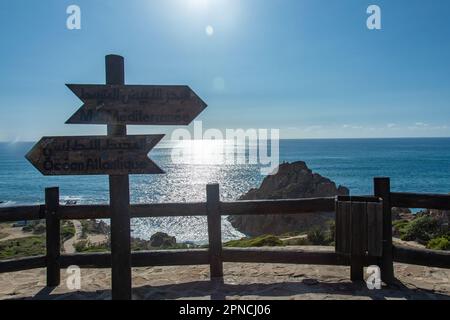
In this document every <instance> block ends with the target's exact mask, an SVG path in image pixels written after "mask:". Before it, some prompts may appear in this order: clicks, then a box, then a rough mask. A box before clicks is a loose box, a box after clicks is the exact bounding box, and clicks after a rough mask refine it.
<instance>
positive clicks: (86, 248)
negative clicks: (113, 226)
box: [74, 240, 110, 253]
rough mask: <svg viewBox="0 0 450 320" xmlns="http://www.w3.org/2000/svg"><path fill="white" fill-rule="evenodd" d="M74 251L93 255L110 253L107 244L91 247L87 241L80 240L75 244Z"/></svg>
mask: <svg viewBox="0 0 450 320" xmlns="http://www.w3.org/2000/svg"><path fill="white" fill-rule="evenodd" d="M74 247H75V251H76V252H80V253H94V252H97V253H98V252H108V251H110V248H109V244H108V243H103V244H99V245H97V244H96V245H93V244H92V243H90V242H89V241H87V240H81V241H78V242H77V243H75V245H74Z"/></svg>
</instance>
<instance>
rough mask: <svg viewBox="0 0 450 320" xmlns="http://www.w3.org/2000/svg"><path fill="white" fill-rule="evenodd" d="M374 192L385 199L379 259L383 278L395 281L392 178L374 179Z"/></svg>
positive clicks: (386, 280) (389, 282)
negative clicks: (381, 246)
mask: <svg viewBox="0 0 450 320" xmlns="http://www.w3.org/2000/svg"><path fill="white" fill-rule="evenodd" d="M374 193H375V196H376V197H379V198H381V199H383V252H382V257H381V258H380V260H379V267H380V269H381V278H382V280H383V281H384V282H385V283H387V284H392V283H394V281H395V276H394V261H393V258H392V211H391V209H392V203H391V180H390V179H389V178H375V179H374Z"/></svg>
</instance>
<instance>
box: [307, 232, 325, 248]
mask: <svg viewBox="0 0 450 320" xmlns="http://www.w3.org/2000/svg"><path fill="white" fill-rule="evenodd" d="M308 241H309V242H310V243H311V244H313V245H315V246H323V245H326V244H328V243H329V239H327V235H326V233H325V232H324V231H323V230H322V229H320V228H314V229H311V230H310V231H309V232H308Z"/></svg>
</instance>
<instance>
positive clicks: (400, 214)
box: [391, 207, 414, 221]
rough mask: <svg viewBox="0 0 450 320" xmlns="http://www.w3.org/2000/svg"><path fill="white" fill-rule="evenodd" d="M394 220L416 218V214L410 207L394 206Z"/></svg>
mask: <svg viewBox="0 0 450 320" xmlns="http://www.w3.org/2000/svg"><path fill="white" fill-rule="evenodd" d="M391 212H392V220H393V221H395V220H407V221H411V220H414V214H413V213H412V212H411V210H409V209H408V208H396V207H394V208H392V210H391Z"/></svg>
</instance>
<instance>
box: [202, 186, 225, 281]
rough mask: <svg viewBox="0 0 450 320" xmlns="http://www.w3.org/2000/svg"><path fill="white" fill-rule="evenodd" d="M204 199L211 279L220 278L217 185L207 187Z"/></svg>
mask: <svg viewBox="0 0 450 320" xmlns="http://www.w3.org/2000/svg"><path fill="white" fill-rule="evenodd" d="M206 199H207V200H206V207H207V211H208V239H209V259H210V272H211V278H221V277H223V264H222V217H221V214H220V190H219V185H218V184H210V185H207V187H206Z"/></svg>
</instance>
